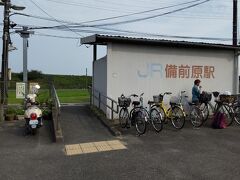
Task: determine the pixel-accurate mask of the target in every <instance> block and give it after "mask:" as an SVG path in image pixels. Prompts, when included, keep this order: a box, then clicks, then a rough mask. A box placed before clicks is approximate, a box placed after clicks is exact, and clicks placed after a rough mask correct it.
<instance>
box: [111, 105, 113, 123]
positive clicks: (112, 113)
mask: <svg viewBox="0 0 240 180" xmlns="http://www.w3.org/2000/svg"><path fill="white" fill-rule="evenodd" d="M111 108H112V109H111V111H112V114H111V119H112V120H113V101H112V102H111Z"/></svg>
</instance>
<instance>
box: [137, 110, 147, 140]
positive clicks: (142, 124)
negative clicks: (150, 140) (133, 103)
mask: <svg viewBox="0 0 240 180" xmlns="http://www.w3.org/2000/svg"><path fill="white" fill-rule="evenodd" d="M134 118H135V127H136V131H137V132H138V134H139V135H142V134H144V133H145V132H146V118H147V114H146V112H145V111H144V110H143V109H139V110H137V111H136V112H135V117H134Z"/></svg>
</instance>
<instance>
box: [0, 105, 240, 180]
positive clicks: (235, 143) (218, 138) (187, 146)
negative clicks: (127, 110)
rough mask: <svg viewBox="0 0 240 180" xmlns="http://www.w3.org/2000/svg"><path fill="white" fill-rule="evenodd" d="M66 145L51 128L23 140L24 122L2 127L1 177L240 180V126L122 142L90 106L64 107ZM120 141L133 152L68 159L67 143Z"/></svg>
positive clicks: (129, 137)
mask: <svg viewBox="0 0 240 180" xmlns="http://www.w3.org/2000/svg"><path fill="white" fill-rule="evenodd" d="M61 116H62V117H61V118H62V128H63V133H64V143H62V144H55V143H51V139H50V137H49V134H48V131H47V126H46V127H45V128H42V129H40V133H39V134H38V135H37V136H36V137H32V136H27V137H25V136H23V135H22V133H21V132H22V124H21V123H19V122H18V123H15V124H14V125H12V126H9V127H7V128H6V127H5V125H3V124H1V125H0V143H1V144H0V179H4V180H15V179H16V180H26V179H36V180H38V179H39V180H40V179H41V180H42V179H44V180H55V179H56V180H66V179H67V180H68V179H69V180H70V179H71V180H72V179H73V180H75V179H76V180H78V179H84V180H85V179H89V180H90V179H91V180H92V179H101V180H102V179H103V180H105V179H106V180H108V179H109V180H111V179H114V180H115V179H133V180H134V179H136V180H142V179H143V180H144V179H158V180H159V179H184V180H185V179H189V180H190V179H209V180H211V179H219V180H221V179H224V180H225V179H236V180H238V179H239V176H240V171H239V166H240V156H239V152H240V143H239V139H240V133H239V131H240V127H238V126H236V125H234V126H233V127H230V128H227V129H223V130H215V129H211V128H209V127H207V126H205V127H202V128H200V129H193V128H192V127H191V125H190V123H189V122H188V123H186V127H184V129H182V130H181V131H177V130H175V129H174V128H172V127H171V126H170V124H168V125H166V126H165V127H164V129H163V131H162V132H161V133H160V134H156V133H155V132H154V131H152V129H151V128H150V127H148V131H147V133H146V134H145V135H143V136H140V137H138V136H136V134H135V131H134V129H131V130H124V131H123V137H122V138H119V139H117V138H116V137H113V136H112V135H111V134H110V133H109V132H108V130H107V129H106V128H105V127H104V126H102V124H101V123H100V122H99V120H98V119H97V118H95V117H94V116H93V115H91V114H90V113H89V110H88V109H87V107H84V106H82V107H81V106H78V107H64V108H63V109H62V114H61ZM116 139H117V140H120V141H121V142H122V143H123V144H124V145H125V146H126V147H127V149H123V150H115V151H106V152H94V153H88V154H81V155H75V156H66V154H65V153H64V148H65V145H69V144H75V143H77V144H78V143H87V142H96V141H108V140H116Z"/></svg>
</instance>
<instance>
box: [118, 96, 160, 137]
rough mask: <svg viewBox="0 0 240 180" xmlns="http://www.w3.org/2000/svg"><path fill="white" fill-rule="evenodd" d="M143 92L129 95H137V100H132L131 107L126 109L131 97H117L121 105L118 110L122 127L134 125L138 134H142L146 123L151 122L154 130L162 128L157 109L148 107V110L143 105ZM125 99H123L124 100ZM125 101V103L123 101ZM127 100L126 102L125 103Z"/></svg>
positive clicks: (157, 130)
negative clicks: (129, 109)
mask: <svg viewBox="0 0 240 180" xmlns="http://www.w3.org/2000/svg"><path fill="white" fill-rule="evenodd" d="M142 96H143V93H142V94H141V95H140V96H138V95H136V94H132V95H131V96H130V97H139V101H133V102H132V105H133V109H132V110H131V111H130V113H129V111H128V107H129V106H130V103H131V98H130V97H128V98H126V97H125V96H124V95H122V96H121V97H120V98H118V101H119V106H120V107H122V108H121V110H120V112H119V120H120V124H121V126H122V128H125V127H129V125H130V126H131V125H134V124H135V127H136V130H137V132H138V134H139V135H141V134H144V133H145V131H146V123H151V124H152V126H153V128H154V129H155V131H156V132H160V131H161V130H162V119H161V114H160V113H159V111H158V110H157V109H154V108H150V109H149V111H148V110H147V109H146V108H144V106H143V97H142ZM124 99H125V100H124ZM124 101H125V103H124ZM126 102H127V103H126Z"/></svg>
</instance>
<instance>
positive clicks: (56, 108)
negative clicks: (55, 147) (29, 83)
mask: <svg viewBox="0 0 240 180" xmlns="http://www.w3.org/2000/svg"><path fill="white" fill-rule="evenodd" d="M50 94H51V98H52V101H53V107H52V116H53V128H54V135H55V139H56V141H57V140H58V139H62V130H61V127H60V122H59V121H60V114H61V104H60V101H59V98H58V95H57V91H56V89H55V87H54V85H53V84H50Z"/></svg>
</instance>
